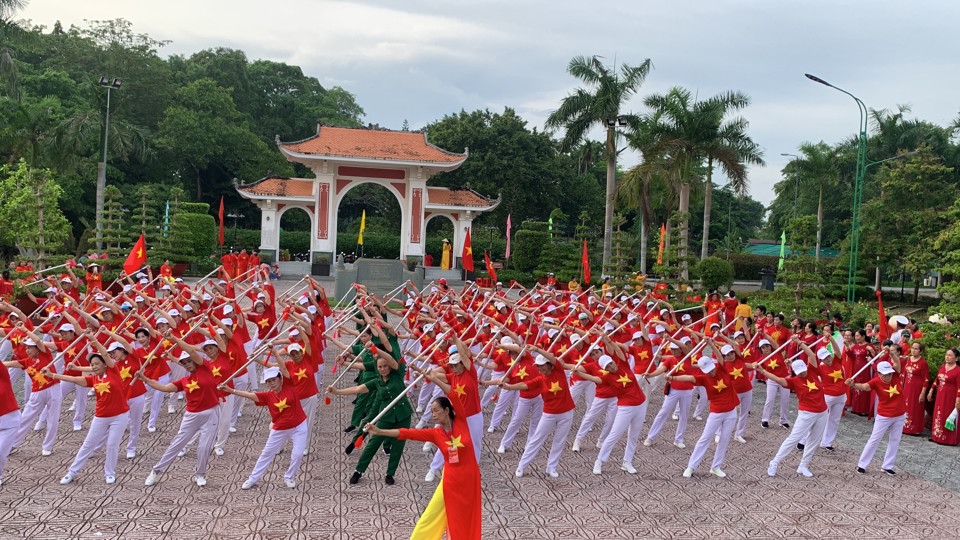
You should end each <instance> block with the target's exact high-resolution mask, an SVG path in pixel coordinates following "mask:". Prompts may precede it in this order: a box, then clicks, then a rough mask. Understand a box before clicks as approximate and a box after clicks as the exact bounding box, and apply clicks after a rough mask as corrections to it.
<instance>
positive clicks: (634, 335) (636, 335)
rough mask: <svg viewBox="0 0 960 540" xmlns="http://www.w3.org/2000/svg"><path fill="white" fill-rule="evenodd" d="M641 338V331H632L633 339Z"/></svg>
mask: <svg viewBox="0 0 960 540" xmlns="http://www.w3.org/2000/svg"><path fill="white" fill-rule="evenodd" d="M642 338H643V332H634V333H633V339H642Z"/></svg>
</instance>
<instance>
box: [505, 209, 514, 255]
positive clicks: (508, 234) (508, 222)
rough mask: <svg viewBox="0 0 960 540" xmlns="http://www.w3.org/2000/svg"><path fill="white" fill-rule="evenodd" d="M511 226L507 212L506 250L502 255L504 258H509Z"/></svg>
mask: <svg viewBox="0 0 960 540" xmlns="http://www.w3.org/2000/svg"><path fill="white" fill-rule="evenodd" d="M511 226H512V225H511V223H510V214H507V252H506V253H504V255H503V257H504V258H505V259H509V258H510V228H511Z"/></svg>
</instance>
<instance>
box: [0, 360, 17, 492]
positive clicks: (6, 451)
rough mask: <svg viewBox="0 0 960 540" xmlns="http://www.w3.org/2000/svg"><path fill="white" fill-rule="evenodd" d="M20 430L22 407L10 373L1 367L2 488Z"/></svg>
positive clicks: (0, 440) (0, 471) (0, 450)
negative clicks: (9, 457) (8, 459)
mask: <svg viewBox="0 0 960 540" xmlns="http://www.w3.org/2000/svg"><path fill="white" fill-rule="evenodd" d="M19 428H20V406H19V405H18V404H17V397H16V396H15V395H14V393H13V385H12V384H11V383H10V372H8V371H7V370H6V368H2V367H0V486H2V485H3V469H4V466H5V465H6V464H7V456H8V455H10V449H11V448H12V447H13V441H14V438H15V437H16V435H17V429H19Z"/></svg>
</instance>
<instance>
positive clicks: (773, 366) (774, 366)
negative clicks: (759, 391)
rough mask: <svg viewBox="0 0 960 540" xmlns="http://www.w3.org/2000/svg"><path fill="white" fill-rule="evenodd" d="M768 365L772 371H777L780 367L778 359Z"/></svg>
mask: <svg viewBox="0 0 960 540" xmlns="http://www.w3.org/2000/svg"><path fill="white" fill-rule="evenodd" d="M767 365H768V366H770V369H777V368H778V367H780V364H778V363H777V359H776V358H774V359H773V360H771V361H770V363H769V364H767Z"/></svg>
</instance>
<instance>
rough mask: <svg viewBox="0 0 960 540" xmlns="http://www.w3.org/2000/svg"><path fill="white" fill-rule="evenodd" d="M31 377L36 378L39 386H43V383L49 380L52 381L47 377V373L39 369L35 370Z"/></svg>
mask: <svg viewBox="0 0 960 540" xmlns="http://www.w3.org/2000/svg"><path fill="white" fill-rule="evenodd" d="M31 378H32V379H33V380H34V382H36V383H37V386H43V385H45V384H47V383H48V382H50V381H49V380H48V379H47V377H46V375H44V374H43V373H40V372H39V371H37V372H35V373H34V374H33V375H31Z"/></svg>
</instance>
